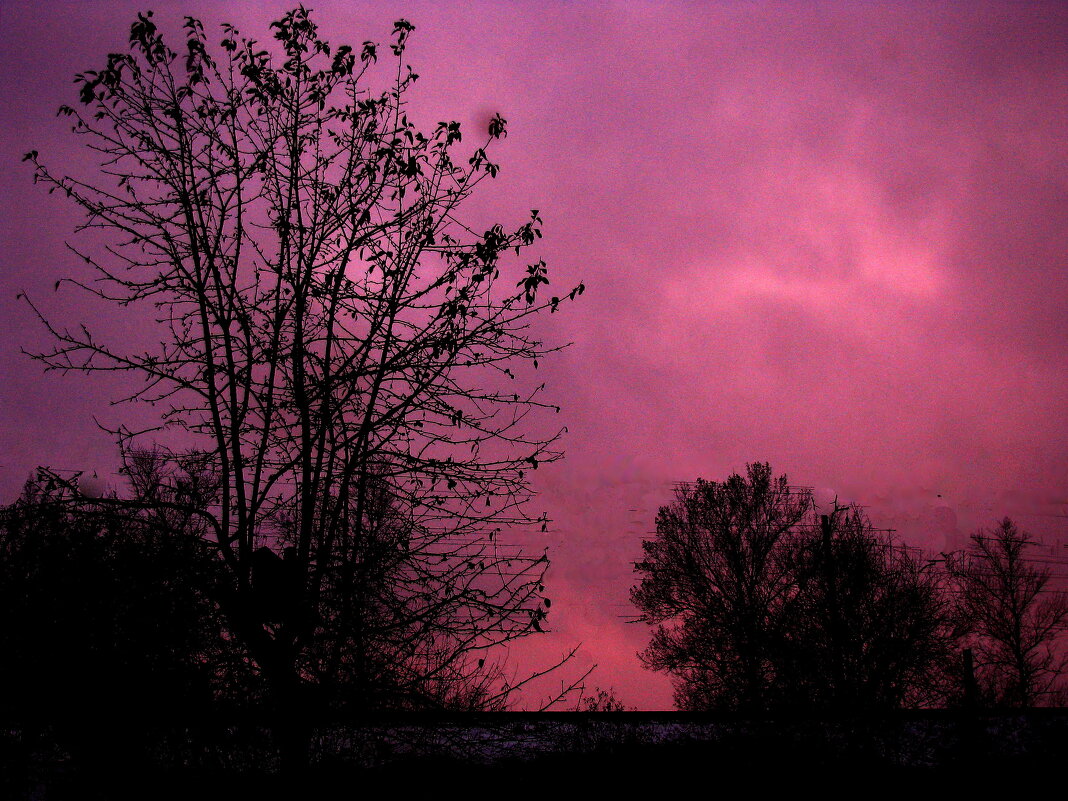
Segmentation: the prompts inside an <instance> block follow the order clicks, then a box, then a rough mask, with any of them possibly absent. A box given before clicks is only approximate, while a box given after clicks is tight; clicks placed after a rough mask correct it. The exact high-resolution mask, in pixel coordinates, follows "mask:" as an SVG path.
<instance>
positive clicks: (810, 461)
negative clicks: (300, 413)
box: [0, 0, 1068, 708]
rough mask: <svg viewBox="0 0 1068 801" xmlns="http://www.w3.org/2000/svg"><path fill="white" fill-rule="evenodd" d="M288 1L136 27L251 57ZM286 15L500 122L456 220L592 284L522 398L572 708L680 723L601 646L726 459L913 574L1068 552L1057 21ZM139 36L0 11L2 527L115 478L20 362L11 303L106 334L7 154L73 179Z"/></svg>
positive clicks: (818, 8) (431, 113)
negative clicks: (81, 78)
mask: <svg viewBox="0 0 1068 801" xmlns="http://www.w3.org/2000/svg"><path fill="white" fill-rule="evenodd" d="M287 5H288V4H286V3H263V4H257V3H214V2H213V3H189V2H182V3H162V2H158V3H155V4H154V9H155V11H156V16H157V18H158V19H159V21H160V22H161V23H165V24H175V23H177V22H180V19H181V16H182V15H183V14H195V15H199V16H202V18H203V19H204V21H205V23H206V24H208V26H209V30H210V29H211V23H217V22H220V21H227V20H229V21H233V22H235V23H236V24H237V25H238V27H239V28H241V29H242V32H244V33H250V34H251V33H255V34H256V35H260V36H261V38H264V39H266V38H268V37H267V36H266V23H267V22H268V21H270V20H272V19H275V18H276V17H278V16H279V15H280V13H281V12H282V11H283V10H285V8H286V7H287ZM307 5H309V6H310V7H311V8H312V9H314V11H315V12H316V15H315V16H316V18H317V20H318V22H319V24H320V26H321V28H322V29H323V32H324V33H325V35H326V38H328V39H330V40H331V41H334V42H337V43H341V42H346V41H348V42H352V43H357V44H358V43H359V42H362V41H363V40H364V39H375V40H377V41H380V42H383V41H385V40H386V39H387V38H388V35H389V31H390V29H391V27H392V21H393V20H394V19H396V18H397V17H400V16H404V17H406V18H407V19H409V20H410V21H412V22H413V23H414V25H415V26H416V30H415V33H414V34H413V37H412V40H411V43H410V46H409V50H408V56H409V58H410V59H411V61H412V63H413V64H414V66H415V67H416V70H417V71H418V72H419V73H420V74H421V75H422V76H423V77H422V78H421V80H420V81H419V82H418V83H417V84H416V87H415V90H414V98H415V100H416V103H417V108H418V112H419V113H420V114H422V115H425V119H428V120H431V121H435V120H437V119H446V118H448V119H453V118H454V119H459V120H461V121H463V122H464V123H465V125H467V126H474V125H479V126H481V125H482V124H483V123H484V120H485V119H486V118H487V117H488V115H489V114H491V113H493V112H494V111H500V112H501V114H502V115H503V116H504V117H506V118H507V119H508V121H509V130H510V135H509V137H508V139H507V140H505V141H504V142H503V143H502V146H501V147H499V148H498V150H497V156H498V157H499V159H500V161H501V162H502V163H503V170H502V172H501V175H500V176H499V177H498V179H497V181H496V182H495V184H494V185H493V186H492V187H491V188H490V190H489V191H488V192H487V193H485V195H484V196H483V197H482V198H481V199H480V200H479V201H478V202H477V203H476V204H474V206H475V208H474V209H473V211H474V213H475V214H476V216H481V217H485V218H486V219H490V218H493V219H495V220H500V221H502V222H515V223H518V222H521V221H522V220H523V219H524V218H525V215H526V213H527V210H528V209H530V208H538V209H540V210H541V211H542V216H543V217H544V219H545V229H544V230H545V234H546V239H545V240H543V242H544V245H542V246H541V252H540V253H539V254H537V255H540V256H543V257H544V258H545V259H546V261H547V262H548V263H549V265H550V278H551V280H552V281H553V286H558V287H561V288H564V287H570V286H571V285H573V284H574V283H576V282H577V281H578V280H580V279H581V280H583V281H584V282H585V283H586V285H587V288H588V291H587V292H586V294H585V295H584V296H583V297H582V298H581V299H580V302H579V303H577V304H575V305H574V306H572V307H570V308H568V309H567V311H566V313H562V314H557V315H554V316H553V317H552V318H551V319H548V320H547V321H546V324H545V326H544V328H543V331H544V333H545V336H546V337H547V338H548V339H550V340H555V341H557V342H561V341H566V340H572V341H573V342H574V346H573V347H572V348H570V349H569V350H567V351H565V352H564V353H562V354H560V355H558V356H556V357H555V358H553V359H549V360H546V363H545V364H543V366H542V371H540V372H544V374H545V375H544V376H541V378H545V379H547V380H548V383H549V389H550V390H551V391H552V393H553V397H554V398H555V399H556V402H559V403H560V404H561V406H562V407H563V413H562V417H561V419H562V420H563V422H564V423H566V425H567V426H568V429H569V432H570V433H569V435H568V437H567V439H566V440H565V443H564V445H565V448H566V450H567V453H568V456H567V458H566V460H565V461H564V462H562V463H559V464H557V465H553V466H549V467H547V468H545V469H544V470H539V472H538V475H537V482H538V484H537V486H538V488H539V489H540V490H541V491H542V495H541V497H540V498H539V499H538V501H537V505H538V509H537V510H536V511H537V512H540V511H542V510H544V511H547V512H548V513H549V514H550V516H551V517H553V518H554V520H555V521H556V523H555V525H554V527H553V528H554V530H553V532H552V533H551V534H550V535H549V544H550V545H551V550H550V555H551V557H552V559H553V567H552V568H551V570H550V573H549V578H550V586H549V590H550V594H551V595H552V597H553V599H554V603H553V607H552V609H553V613H552V615H551V616H550V618H549V623H550V624H551V627H552V628H553V630H554V634H553V635H552V636H547V637H542V638H540V639H539V640H538V641H537V642H536V643H534V644H531V645H530V646H529V647H527V648H524V649H523V653H517V654H516V655H515V656H514V661H516V663H517V664H519V665H520V666H522V665H523V664H528V663H529V664H531V665H534V664H536V662H535V661H532V660H539V661H541V660H545V659H548V658H550V657H551V656H552V655H554V654H557V653H560V652H562V651H565V650H568V649H569V648H570V647H572V646H573V645H575V644H578V643H580V642H581V643H582V648H581V650H580V653H579V658H578V660H576V667H575V669H576V671H577V670H579V669H581V668H584V667H585V666H587V665H589V664H591V663H594V662H596V663H597V664H598V665H599V668H598V670H597V671H596V673H595V674H594V676H593V677H591V679H590V682H591V683H592V684H596V685H600V686H603V687H608V686H612V687H615V688H616V690H617V691H618V694H619V695H620V696H621V698H622V699H623V700H624V701H626V702H628V703H630V704H635V705H638V706H640V707H643V708H665V707H667V706H669V704H670V687H669V684H668V682H667V680H666V679H664V678H663V677H660V676H655V675H652V674H648V673H646V672H645V671H643V670H642V669H641V668H640V666H639V665H638V662H637V659H636V657H635V652H636V651H638V650H640V649H641V648H642V647H643V646H644V644H645V642H646V640H647V631H646V629H644V628H643V627H641V626H638V625H627V624H625V623H624V622H623V620H622V616H625V615H628V614H630V613H632V612H633V610H632V609H631V608H630V607H629V605H628V603H627V597H628V588H629V586H630V584H631V583H632V580H633V579H632V572H631V564H630V563H631V561H632V560H633V559H634V558H635V557H636V556H637V555H638V553H639V550H640V540H641V536H642V534H643V533H644V532H646V531H648V530H650V529H651V528H652V525H653V522H652V521H653V518H654V516H655V513H656V509H657V507H658V506H659V505H661V504H664V503H667V502H668V501H669V500H670V499H671V482H673V481H680V480H691V479H693V478H696V477H697V476H702V477H705V478H708V479H722V478H725V477H726V476H727V475H728V474H729V473H730V472H731V471H733V470H744V467H745V464H746V462H747V461H756V460H760V461H770V462H771V464H772V467H773V469H774V470H775V471H776V472H777V473H782V472H785V473H786V474H787V475H788V476H789V477H790V479H791V481H792V482H793V483H796V484H802V485H809V486H815V487H820V488H833V489H834V490H835V491H837V493H838V494H839V497H840V498H841V499H843V500H850V501H857V502H859V503H862V504H865V505H866V506H867V507H868V510H869V513H870V515H871V516H872V518H873V520H874V521H875V522H876V523H877V524H878V525H883V526H889V527H894V528H897V529H898V530H899V531H900V532H901V534H902V535H903V536H904V537H906V538H907V539H909V540H910V541H911V542H913V543H915V544H919V545H923V546H925V547H932V548H936V549H943V548H946V547H957V546H959V545H960V544H961V543H962V542H963V541H964V538H966V536H967V534H969V533H970V532H971V531H973V530H974V529H975V527H976V526H979V525H983V526H986V525H991V524H992V523H993V522H994V521H995V519H996V518H999V517H1001V516H1004V515H1006V514H1008V515H1011V516H1013V517H1014V518H1015V519H1017V522H1018V523H1020V524H1021V525H1022V526H1023V527H1024V528H1026V529H1028V530H1030V531H1031V532H1033V533H1034V534H1036V535H1038V536H1040V537H1042V538H1043V539H1044V541H1045V542H1046V543H1047V544H1048V545H1049V546H1050V547H1059V546H1061V545H1068V532H1066V526H1065V517H1064V516H1065V515H1066V514H1068V358H1066V357H1068V268H1066V264H1065V254H1066V253H1068V158H1066V157H1068V44H1066V42H1068V10H1066V7H1065V6H1064V5H1063V4H1054V3H1050V4H1038V3H1029V4H1017V3H1005V4H988V5H983V4H977V3H968V4H939V5H927V4H919V3H886V4H875V3H848V4H847V3H840V4H830V3H811V4H809V3H806V4H800V3H798V4H765V3H722V4H711V3H707V4H706V3H693V4H686V3H673V4H638V3H630V2H627V3H614V4H611V3H605V4H580V3H550V2H547V1H546V0H538V2H530V3H519V2H516V3H507V4H504V3H485V4H476V3H463V4H460V3H456V4H445V3H427V4H421V3H410V2H409V3H396V4H390V3H380V2H376V3H357V2H352V1H351V0H347V1H346V2H315V0H312V2H309V3H307ZM141 8H143V3H133V4H131V3H126V2H86V0H79V2H72V3H61V2H48V3H43V2H22V0H4V2H3V3H2V5H0V32H2V34H3V40H4V43H3V45H2V49H0V82H2V86H0V147H2V153H0V176H2V187H3V191H2V198H0V200H2V209H0V232H2V233H0V237H2V242H3V248H2V254H3V255H2V257H0V258H2V261H3V263H2V269H0V319H2V321H3V326H4V331H5V333H6V336H5V337H4V339H3V344H2V345H0V369H2V370H3V376H4V378H3V385H2V392H0V448H2V450H0V454H2V455H0V493H2V499H3V500H5V501H6V500H10V499H11V498H13V497H14V495H15V494H16V493H17V491H18V488H19V486H20V485H21V482H22V481H23V480H24V479H25V477H26V476H27V475H28V473H29V472H30V470H31V469H32V468H33V467H34V466H35V465H38V464H51V465H54V466H56V467H60V468H78V469H81V468H83V467H90V468H97V469H99V470H101V471H104V472H107V471H108V470H111V469H113V466H114V461H115V459H114V449H113V447H112V445H111V443H110V441H109V440H108V438H107V437H106V436H105V435H104V434H102V433H100V432H99V431H98V430H96V429H95V427H94V425H93V422H92V419H91V417H92V415H94V414H95V415H99V416H101V418H102V419H105V420H107V419H114V418H109V417H108V415H114V414H115V412H114V411H113V410H109V409H108V408H107V400H108V399H109V398H112V397H114V396H115V394H116V391H115V387H114V386H113V385H108V384H107V383H106V382H103V381H96V382H87V381H86V380H84V379H83V378H81V377H77V376H72V377H68V378H58V377H43V376H42V374H41V372H40V370H39V368H38V366H37V365H36V364H34V363H33V362H31V361H29V360H28V359H27V358H26V357H24V356H21V355H20V354H19V348H20V347H32V346H33V345H34V343H35V342H39V341H40V338H39V336H38V332H37V331H36V330H35V329H34V328H33V325H32V319H31V318H30V316H29V314H28V312H27V310H26V309H25V307H23V306H21V305H19V304H17V303H15V300H14V296H15V293H16V292H18V291H22V290H27V291H30V292H31V293H33V294H34V295H35V296H37V297H42V298H45V299H46V300H47V301H48V302H49V304H50V308H52V309H54V310H56V311H57V312H58V313H59V314H63V313H64V310H68V311H69V312H71V314H72V315H73V314H74V313H78V314H81V315H82V316H86V315H88V316H90V317H93V316H95V314H94V312H93V311H92V310H87V309H84V308H82V307H80V306H78V304H77V303H76V302H75V299H74V297H73V296H64V294H63V293H62V292H61V293H60V294H59V295H58V296H56V295H52V293H51V288H52V284H53V283H54V281H55V280H56V279H57V278H59V277H60V276H62V275H67V274H70V273H71V264H72V260H71V258H70V257H69V254H68V253H67V252H66V251H65V250H64V248H63V241H64V239H65V238H66V237H67V236H68V235H69V233H70V231H71V229H72V228H73V226H74V225H75V224H76V223H77V221H78V216H77V214H76V213H75V212H74V211H73V210H72V209H71V208H70V207H68V206H67V205H65V203H64V202H62V201H61V200H60V199H59V198H58V197H56V196H52V197H48V196H46V195H45V194H44V193H43V192H41V191H40V190H39V189H37V188H35V187H33V186H32V185H31V182H30V170H29V169H28V166H27V165H26V164H21V163H20V162H19V157H20V156H21V154H22V153H24V152H25V151H27V150H29V149H31V148H33V149H37V150H39V151H40V152H41V155H42V159H43V160H44V161H46V162H47V163H49V164H61V163H63V162H65V161H69V162H70V164H71V165H72V168H77V166H78V165H79V164H82V163H86V162H84V161H83V160H82V156H81V155H80V154H79V153H78V152H77V151H76V150H75V149H74V148H75V146H74V143H73V137H71V135H70V134H69V132H68V126H67V124H66V123H65V121H62V120H58V119H57V118H56V117H55V116H54V114H55V109H56V107H58V106H59V105H60V104H61V103H66V102H71V101H72V100H74V99H75V94H74V92H75V89H74V87H73V85H72V83H71V79H72V78H73V75H74V73H76V72H80V71H82V70H85V69H93V68H97V67H99V66H100V65H101V63H102V61H103V56H104V55H105V54H106V53H107V52H109V51H112V50H121V49H123V48H124V47H125V41H126V38H127V32H128V28H129V22H130V20H131V19H132V18H133V16H134V13H135V12H136V11H137V10H140V9H141ZM46 295H47V297H46ZM70 319H72V320H73V319H75V318H74V317H73V316H71V317H70ZM108 324H109V325H111V326H113V328H112V330H114V331H117V332H122V333H123V335H124V336H145V335H146V333H145V332H138V331H123V330H122V329H121V327H120V328H116V327H115V326H121V320H119V319H116V320H114V321H111V322H109V323H108Z"/></svg>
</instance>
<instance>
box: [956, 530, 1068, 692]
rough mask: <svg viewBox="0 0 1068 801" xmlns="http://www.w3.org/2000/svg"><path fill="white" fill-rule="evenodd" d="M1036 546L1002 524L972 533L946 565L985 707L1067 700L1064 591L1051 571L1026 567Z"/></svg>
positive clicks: (1067, 621)
mask: <svg viewBox="0 0 1068 801" xmlns="http://www.w3.org/2000/svg"><path fill="white" fill-rule="evenodd" d="M1034 544H1035V543H1034V541H1033V540H1031V539H1030V537H1029V536H1028V535H1027V533H1026V532H1022V531H1020V530H1019V529H1017V527H1016V524H1015V523H1013V522H1012V520H1010V519H1009V518H1005V519H1004V520H1002V521H1001V523H1000V524H999V525H998V526H997V527H996V528H994V529H992V530H981V531H979V532H977V533H975V534H973V535H972V537H971V544H970V547H969V548H968V550H967V551H966V552H964V553H963V554H961V555H960V558H958V559H957V560H955V561H954V562H953V563H952V564H951V572H952V573H953V575H954V577H955V579H956V581H957V584H958V588H959V595H960V615H961V627H962V629H963V630H964V631H966V632H967V633H968V635H969V642H970V644H971V646H972V650H973V653H974V655H975V678H976V680H977V683H978V685H979V691H980V697H981V699H982V700H985V701H986V702H987V703H990V704H995V705H1003V706H1013V707H1032V706H1042V705H1047V704H1052V705H1058V704H1062V703H1064V701H1065V683H1064V676H1065V674H1066V673H1068V653H1065V652H1064V651H1063V650H1060V649H1059V647H1058V645H1059V642H1060V641H1061V635H1062V633H1063V631H1064V629H1065V627H1066V625H1068V593H1065V592H1062V591H1056V590H1053V589H1052V588H1051V587H1050V586H1049V581H1050V571H1049V569H1048V568H1046V567H1043V566H1041V565H1036V564H1034V563H1033V562H1031V561H1029V556H1028V553H1029V550H1030V549H1031V548H1032V546H1033V545H1034Z"/></svg>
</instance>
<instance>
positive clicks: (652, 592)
mask: <svg viewBox="0 0 1068 801" xmlns="http://www.w3.org/2000/svg"><path fill="white" fill-rule="evenodd" d="M809 505H810V502H809V499H808V498H807V497H806V496H805V495H803V494H799V493H797V492H795V491H793V490H792V489H791V488H790V486H789V485H788V483H787V481H786V477H785V476H781V477H779V478H777V479H776V478H772V475H771V468H770V466H769V465H767V464H759V463H758V464H753V465H749V467H748V470H747V475H745V476H740V475H737V474H734V475H732V476H730V478H728V479H727V480H726V481H725V482H722V483H717V482H714V481H712V482H709V481H704V480H700V479H699V480H698V481H697V482H696V483H695V484H693V485H692V486H682V487H680V488H679V489H678V490H677V491H676V500H675V502H674V503H673V504H671V505H669V506H663V507H661V508H660V511H659V513H658V515H657V519H656V536H655V538H653V539H651V540H646V541H645V542H643V543H642V547H643V549H644V552H645V553H644V558H643V560H642V561H640V562H638V563H637V564H636V569H637V571H638V573H639V574H640V575H641V581H640V583H639V584H638V586H636V587H635V588H634V590H633V591H632V595H631V597H632V601H633V603H634V604H635V606H637V607H638V609H639V610H640V611H641V612H642V614H643V617H644V619H645V620H646V621H648V622H650V623H655V624H659V625H658V627H657V628H656V630H655V631H654V633H653V639H652V642H651V643H650V645H649V647H648V648H647V649H646V650H645V652H644V653H643V654H642V662H643V663H644V664H645V665H646V666H647V667H649V668H651V669H654V670H663V671H667V672H668V673H670V674H672V676H673V677H674V680H675V701H676V704H677V705H678V707H679V708H680V709H709V708H725V709H743V710H745V709H749V710H751V709H764V708H767V707H768V706H770V705H771V704H773V703H774V698H775V696H776V694H777V692H778V691H777V682H778V681H779V679H780V677H779V676H778V675H777V669H776V668H777V664H776V659H777V649H778V646H779V643H781V642H782V640H783V639H784V637H785V634H786V633H785V631H784V630H783V626H784V624H785V623H786V620H785V618H784V615H783V611H784V610H785V609H786V608H787V604H788V602H789V601H790V598H791V595H792V594H793V592H794V577H793V576H792V575H791V573H790V570H789V567H788V563H787V562H786V561H785V560H784V559H782V547H783V546H784V545H785V544H786V542H787V541H788V540H789V539H790V538H792V537H794V536H795V535H796V532H797V527H798V525H799V524H800V523H801V522H802V521H803V520H804V518H805V515H806V512H807V511H808V508H809Z"/></svg>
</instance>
